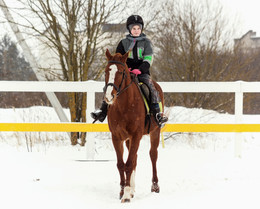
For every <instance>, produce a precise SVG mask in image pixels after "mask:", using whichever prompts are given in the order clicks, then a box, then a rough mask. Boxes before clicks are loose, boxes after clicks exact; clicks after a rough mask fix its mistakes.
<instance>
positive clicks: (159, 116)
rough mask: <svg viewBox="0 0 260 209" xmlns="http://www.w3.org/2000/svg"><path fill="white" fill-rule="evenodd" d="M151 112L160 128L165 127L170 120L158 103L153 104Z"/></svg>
mask: <svg viewBox="0 0 260 209" xmlns="http://www.w3.org/2000/svg"><path fill="white" fill-rule="evenodd" d="M151 112H152V113H153V115H154V118H155V120H156V122H157V124H158V126H159V127H160V128H161V127H163V126H164V125H165V123H166V122H167V121H168V118H167V117H166V116H165V115H163V113H162V112H161V110H160V107H159V104H158V103H153V104H151Z"/></svg>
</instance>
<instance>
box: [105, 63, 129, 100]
mask: <svg viewBox="0 0 260 209" xmlns="http://www.w3.org/2000/svg"><path fill="white" fill-rule="evenodd" d="M108 63H110V64H120V65H123V66H124V71H123V78H122V80H121V83H120V85H119V86H118V87H117V86H116V85H115V84H114V83H108V84H106V86H105V89H104V92H106V90H107V87H108V86H113V87H114V88H115V89H116V91H117V93H116V96H117V97H118V96H119V95H120V94H122V93H123V92H124V91H125V90H126V89H128V88H129V87H130V86H131V85H132V83H133V80H132V79H131V83H130V84H129V85H127V86H126V87H125V88H124V89H122V90H121V87H122V84H123V81H124V80H125V78H126V77H127V74H126V72H125V71H126V67H127V65H126V64H125V63H123V62H120V61H115V60H110V61H108Z"/></svg>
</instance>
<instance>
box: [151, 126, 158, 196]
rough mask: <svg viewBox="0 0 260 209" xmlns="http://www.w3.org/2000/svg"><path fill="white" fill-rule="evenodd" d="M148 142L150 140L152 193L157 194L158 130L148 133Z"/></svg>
mask: <svg viewBox="0 0 260 209" xmlns="http://www.w3.org/2000/svg"><path fill="white" fill-rule="evenodd" d="M150 140H151V149H150V158H151V161H152V168H153V178H152V188H151V191H152V192H156V193H159V192H160V187H159V185H158V177H157V166H156V163H157V158H158V150H157V149H158V146H159V142H160V129H156V130H155V131H153V132H151V133H150Z"/></svg>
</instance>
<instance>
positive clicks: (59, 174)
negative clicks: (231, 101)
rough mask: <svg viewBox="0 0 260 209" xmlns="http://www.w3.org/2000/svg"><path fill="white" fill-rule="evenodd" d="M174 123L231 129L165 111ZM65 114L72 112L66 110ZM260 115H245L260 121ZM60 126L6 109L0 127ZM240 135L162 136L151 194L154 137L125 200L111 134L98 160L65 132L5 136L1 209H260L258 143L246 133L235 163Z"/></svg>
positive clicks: (47, 114) (45, 111) (213, 117)
mask: <svg viewBox="0 0 260 209" xmlns="http://www.w3.org/2000/svg"><path fill="white" fill-rule="evenodd" d="M167 111H168V113H169V117H170V120H171V122H172V123H173V122H174V123H182V122H183V123H186V122H194V123H203V122H208V123H213V122H214V123H221V122H225V123H229V122H230V123H233V122H234V116H232V115H228V114H218V113H216V112H213V111H209V110H202V109H186V108H183V107H174V108H168V109H167ZM66 112H67V114H69V113H68V111H67V110H66ZM259 119H260V117H258V116H245V117H244V121H245V122H248V123H258V121H260V120H259ZM46 121H48V122H58V118H57V116H56V114H55V113H54V111H53V109H52V108H49V107H32V108H26V109H0V122H46ZM234 136H235V134H234V133H197V134H195V133H194V134H191V133H183V134H180V133H168V134H167V133H164V137H165V148H163V147H162V146H161V145H160V147H159V159H158V176H159V185H160V188H161V191H160V193H159V194H154V193H151V192H150V187H151V178H152V172H151V163H150V159H149V139H148V137H147V136H146V137H144V138H143V139H142V142H141V145H140V149H139V152H138V165H137V173H136V193H135V197H134V198H133V199H132V201H131V203H130V204H121V203H120V201H119V190H120V187H119V174H118V171H117V168H116V158H115V153H114V150H113V147H112V144H111V139H110V134H109V133H95V134H92V136H91V137H93V138H94V141H95V145H96V146H95V147H96V149H95V159H97V160H96V161H88V160H87V159H86V148H84V147H79V146H74V147H72V146H71V145H70V142H69V139H68V136H67V134H66V133H11V132H10V133H8V132H6V133H4V132H1V133H0V166H1V169H0V208H3V209H9V208H12V209H16V208H27V209H31V208H33V209H35V208H37V209H46V208H48V209H71V208H73V209H81V208H91V209H92V208H98V209H99V208H100V209H103V208H104V209H110V208H111V209H117V208H135V209H139V208H140V209H141V208H142V209H143V208H154V209H158V208H160V207H163V208H176V209H190V208H199V209H204V208H207V209H208V208H218V209H219V208H222V209H223V208H250V209H251V208H258V209H259V208H260V201H259V198H258V196H259V192H260V191H259V190H260V168H259V163H258V159H260V139H259V136H260V135H259V134H258V133H247V134H243V139H244V140H243V155H242V158H241V159H240V158H235V157H234V150H233V149H234Z"/></svg>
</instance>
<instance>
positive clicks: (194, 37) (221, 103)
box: [154, 0, 252, 111]
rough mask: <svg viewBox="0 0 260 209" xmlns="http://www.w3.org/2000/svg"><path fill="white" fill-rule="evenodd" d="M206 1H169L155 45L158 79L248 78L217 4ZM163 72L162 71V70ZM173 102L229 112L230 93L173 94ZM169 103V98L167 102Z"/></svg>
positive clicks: (244, 61)
mask: <svg viewBox="0 0 260 209" xmlns="http://www.w3.org/2000/svg"><path fill="white" fill-rule="evenodd" d="M210 3H211V2H209V1H207V0H205V1H196V2H195V1H193V0H189V1H185V3H179V2H178V1H171V2H168V3H167V4H166V5H165V7H164V9H163V10H164V17H161V18H160V19H161V21H160V22H158V23H159V24H158V27H157V34H158V35H157V36H156V42H155V45H156V47H157V49H158V50H157V54H156V56H155V57H156V60H155V62H154V63H155V64H154V66H155V68H156V71H155V72H158V75H160V78H159V76H157V79H163V80H165V81H234V80H237V79H243V78H244V77H248V76H249V75H248V73H250V72H249V71H244V70H242V69H244V67H245V66H246V65H248V64H250V63H251V61H252V59H251V58H248V57H247V58H242V57H241V56H240V51H239V50H238V49H235V50H234V49H233V47H232V43H233V40H232V37H233V36H232V35H233V34H234V33H233V32H234V31H233V30H232V29H231V28H229V27H228V26H230V23H229V22H228V21H227V20H228V19H226V18H225V16H224V13H223V9H222V7H221V6H220V5H214V4H210ZM162 72H163V73H162ZM168 98H170V100H171V101H174V104H175V105H183V106H186V107H199V108H200V107H201V108H207V109H214V110H228V111H232V110H233V107H232V105H230V104H231V102H233V100H234V96H233V95H230V94H221V95H220V94H200V93H194V94H175V95H171V96H170V97H168ZM168 105H169V101H168Z"/></svg>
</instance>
